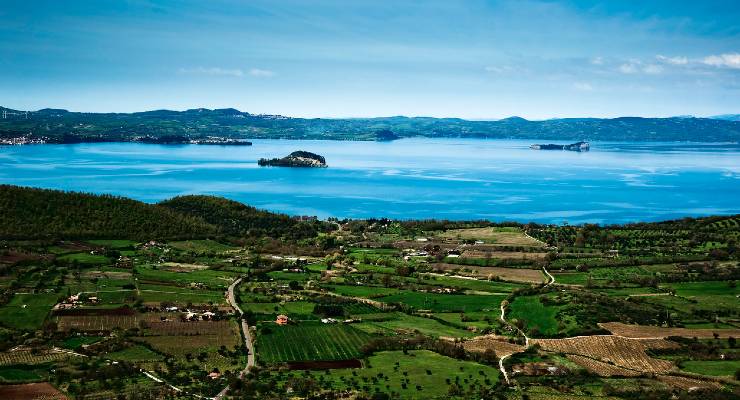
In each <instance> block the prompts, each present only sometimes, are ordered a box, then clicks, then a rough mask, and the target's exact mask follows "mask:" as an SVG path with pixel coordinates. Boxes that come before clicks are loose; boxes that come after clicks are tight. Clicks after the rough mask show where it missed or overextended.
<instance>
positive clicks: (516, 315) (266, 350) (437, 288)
mask: <svg viewBox="0 0 740 400" xmlns="http://www.w3.org/2000/svg"><path fill="white" fill-rule="evenodd" d="M309 172H310V171H309ZM3 190H7V189H5V188H4V187H2V186H0V202H1V201H4V200H3V198H2V195H3V193H4V192H3ZM90 196H91V197H90V198H96V197H95V196H93V195H90ZM85 198H86V199H87V197H85ZM85 201H87V200H85ZM106 201H117V200H115V199H108V200H106ZM172 202H173V204H179V206H177V207H174V206H173V207H172V208H167V207H169V206H168V204H170V203H169V201H165V202H162V203H159V204H157V205H149V204H147V203H135V204H136V207H140V208H144V209H147V210H150V211H151V210H160V211H161V210H162V209H164V208H167V209H168V210H169V211H167V217H166V218H175V217H176V216H177V215H181V214H180V213H183V212H184V213H190V212H191V211H187V210H193V209H195V210H199V211H197V212H196V214H194V215H191V216H190V217H188V218H187V219H186V220H181V221H180V222H177V221H174V222H173V221H171V220H170V219H166V220H164V221H165V222H166V223H159V222H157V221H158V220H157V217H155V216H147V217H146V220H147V221H150V222H147V224H145V225H144V226H146V227H154V228H156V229H157V230H158V231H157V232H159V233H161V234H162V236H158V235H159V233H158V234H157V235H151V236H150V235H149V234H148V233H142V232H146V229H148V228H144V227H140V228H141V229H140V230H137V231H136V232H135V235H132V236H126V235H121V237H120V238H117V237H115V235H113V236H111V235H109V234H107V233H101V234H95V235H91V237H90V238H85V235H82V236H80V235H77V236H75V237H74V238H72V239H68V238H58V237H55V236H54V235H53V234H49V235H47V236H44V237H41V238H35V239H28V240H15V239H6V238H3V237H2V236H0V244H2V246H4V247H2V248H0V272H1V273H0V275H2V276H0V292H2V293H0V339H2V340H0V383H2V385H0V389H3V388H6V387H8V385H9V384H15V383H30V382H46V383H49V384H51V385H52V386H53V387H55V388H56V389H57V390H58V391H59V393H61V395H63V396H65V397H66V398H69V399H76V400H77V399H80V400H102V399H109V398H118V397H121V398H125V399H126V400H133V399H136V398H139V399H159V398H171V399H173V400H181V399H182V400H184V399H186V398H187V399H191V398H209V399H213V398H218V399H220V400H230V399H239V398H254V399H262V398H265V399H284V398H343V399H354V398H358V399H360V398H362V399H366V398H367V399H368V400H388V399H399V400H401V399H420V400H421V399H424V400H426V399H450V400H468V399H507V400H521V399H542V400H551V399H562V400H575V399H578V400H583V399H590V398H595V399H603V400H619V399H623V400H634V399H638V398H639V399H641V398H651V399H653V398H654V399H661V400H663V399H677V400H690V399H691V400H693V399H694V398H696V399H702V400H704V399H711V400H719V399H722V400H724V398H731V397H730V396H729V395H730V394H732V393H733V392H737V391H738V390H740V381H738V380H737V372H736V371H737V369H738V365H737V363H738V361H737V359H738V357H739V356H740V349H739V348H738V346H737V342H736V340H737V338H738V337H740V308H739V307H740V303H738V295H740V292H738V289H737V286H736V281H737V280H738V278H740V264H738V262H739V261H740V258H739V257H740V252H739V251H738V250H737V243H738V241H737V239H738V238H740V232H737V231H736V229H740V225H738V224H736V223H734V222H736V220H737V217H734V219H732V221H733V223H730V222H727V221H728V220H729V219H727V218H724V217H709V218H699V219H681V220H676V221H665V222H657V223H635V224H630V225H625V226H601V225H596V224H583V225H541V224H535V223H531V224H516V223H501V224H499V223H494V222H488V221H413V220H397V221H396V220H387V219H371V220H349V219H348V220H341V219H331V220H327V221H322V220H319V219H313V218H292V217H290V216H284V215H275V214H272V213H268V212H265V211H261V210H256V209H252V208H249V207H244V206H242V205H239V204H238V203H234V202H231V201H229V200H225V199H218V198H214V197H211V196H202V197H201V196H196V197H195V198H194V199H193V198H191V197H190V196H182V197H179V198H177V199H175V200H172ZM181 202H184V203H185V204H180V203H181ZM211 202H215V203H213V204H212V203H211ZM221 202H225V208H226V209H227V210H228V211H227V210H224V209H221V208H220V207H221V206H219V205H218V204H221ZM204 203H205V204H208V209H207V210H202V209H200V208H199V207H201V206H202V204H204ZM3 204H4V203H3ZM44 204H47V203H44ZM48 204H54V203H53V202H51V203H48ZM101 207H102V206H101ZM211 207H212V208H211ZM183 210H185V211H183ZM222 212H223V214H222ZM82 215H90V214H89V213H85V214H82ZM147 215H148V214H147ZM188 215H189V214H188ZM191 217H192V218H191ZM163 218H164V217H163ZM220 218H225V220H221V219H220ZM206 220H207V221H217V222H218V221H221V222H219V223H217V224H214V223H213V222H207V223H206V222H203V221H206ZM167 221H169V222H167ZM722 221H724V222H722ZM88 222H89V221H85V222H84V224H82V225H80V226H83V227H85V226H89V225H86V224H88ZM204 223H206V225H202V224H204ZM170 224H174V225H170ZM178 224H181V225H178ZM99 226H103V227H107V226H109V225H106V223H102V224H101V225H99ZM115 226H116V228H115V229H119V230H121V231H122V232H123V231H125V230H126V229H128V228H127V226H128V225H125V224H119V223H117V224H116V225H115ZM172 226H178V228H177V232H175V233H173V234H172V236H168V235H169V234H167V232H168V230H169V229H170V228H171V227H172ZM203 226H206V228H205V229H207V230H208V233H207V234H206V235H203V236H197V235H195V236H194V235H193V234H192V232H191V231H189V230H188V229H201V228H202V227H203ZM188 227H190V228H188ZM5 228H6V229H9V227H7V226H6V227H5ZM85 229H87V228H85ZM137 229H138V228H137ZM727 229H730V230H731V231H726V230H727ZM733 229H735V230H733ZM39 230H40V231H43V229H42V227H39ZM84 232H87V231H84ZM188 232H191V233H188ZM525 232H526V233H525ZM101 238H102V239H101ZM188 238H190V239H188ZM533 238H536V239H533ZM456 256H457V257H456ZM447 261H449V262H447ZM561 268H562V269H561ZM545 271H549V272H551V273H552V274H553V275H554V276H555V278H556V279H555V282H554V283H550V282H549V279H547V275H546V274H545ZM237 279H238V283H235V282H236V280H237ZM232 283H233V284H234V286H233V287H231V288H229V287H230V286H231V285H232ZM57 304H58V305H57ZM232 304H236V305H238V307H234V308H232ZM55 305H57V306H56V307H55ZM52 307H54V309H53V310H52ZM236 308H238V309H240V310H241V311H242V312H243V313H240V312H237V311H236ZM502 309H503V311H504V312H503V315H502ZM283 316H285V317H287V321H286V319H285V318H283ZM243 327H245V330H243V329H242V328H243ZM245 339H247V341H245ZM502 370H503V371H504V372H505V374H504V373H503V372H502ZM219 393H225V395H223V396H218V395H219ZM363 396H364V397H363ZM0 398H3V397H2V396H0Z"/></svg>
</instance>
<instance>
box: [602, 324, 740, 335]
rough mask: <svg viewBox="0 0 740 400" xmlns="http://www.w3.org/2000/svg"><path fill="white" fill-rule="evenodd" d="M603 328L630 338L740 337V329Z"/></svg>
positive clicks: (627, 326) (639, 326)
mask: <svg viewBox="0 0 740 400" xmlns="http://www.w3.org/2000/svg"><path fill="white" fill-rule="evenodd" d="M600 326H601V327H603V328H604V329H606V330H608V331H609V332H611V333H612V334H614V335H619V336H624V337H628V338H666V337H669V336H682V337H686V338H694V337H696V338H713V337H714V335H715V334H716V335H717V337H719V338H727V337H730V336H732V337H736V338H737V337H740V329H711V328H709V329H708V328H663V327H659V326H641V325H628V324H622V323H618V322H608V323H603V324H600Z"/></svg>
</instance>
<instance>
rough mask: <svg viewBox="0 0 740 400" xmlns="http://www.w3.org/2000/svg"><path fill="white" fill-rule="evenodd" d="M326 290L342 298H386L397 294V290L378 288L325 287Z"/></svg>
mask: <svg viewBox="0 0 740 400" xmlns="http://www.w3.org/2000/svg"><path fill="white" fill-rule="evenodd" d="M326 288H327V289H329V290H331V291H332V292H334V293H337V294H341V295H342V296H351V297H365V298H373V297H381V296H387V295H390V294H394V293H398V292H399V290H398V289H394V288H385V287H378V286H349V285H327V286H326Z"/></svg>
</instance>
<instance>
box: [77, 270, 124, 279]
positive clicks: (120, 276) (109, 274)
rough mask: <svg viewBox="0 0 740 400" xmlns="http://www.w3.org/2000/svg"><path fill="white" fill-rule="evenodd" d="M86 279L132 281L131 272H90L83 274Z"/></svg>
mask: <svg viewBox="0 0 740 400" xmlns="http://www.w3.org/2000/svg"><path fill="white" fill-rule="evenodd" d="M82 276H83V277H85V278H98V279H100V278H107V279H131V273H130V272H123V271H88V272H85V273H84V274H82Z"/></svg>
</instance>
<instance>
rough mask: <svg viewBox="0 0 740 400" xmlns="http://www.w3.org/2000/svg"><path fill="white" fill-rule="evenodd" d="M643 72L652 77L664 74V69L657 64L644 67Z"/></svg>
mask: <svg viewBox="0 0 740 400" xmlns="http://www.w3.org/2000/svg"><path fill="white" fill-rule="evenodd" d="M642 72H644V73H646V74H650V75H656V74H659V73H661V72H663V67H661V66H660V65H657V64H648V65H645V66H644V67H642Z"/></svg>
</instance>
